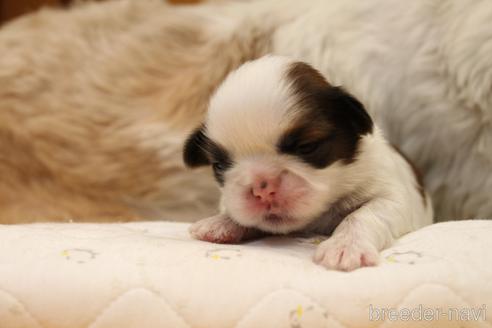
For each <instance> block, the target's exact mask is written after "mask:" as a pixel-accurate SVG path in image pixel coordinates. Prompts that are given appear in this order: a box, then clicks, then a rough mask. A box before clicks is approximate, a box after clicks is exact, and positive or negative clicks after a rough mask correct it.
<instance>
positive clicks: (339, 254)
mask: <svg viewBox="0 0 492 328" xmlns="http://www.w3.org/2000/svg"><path fill="white" fill-rule="evenodd" d="M314 261H315V262H316V263H317V264H320V265H322V266H324V267H325V268H327V269H333V270H341V271H352V270H355V269H357V268H360V267H364V266H374V265H377V264H378V262H379V253H378V251H377V249H376V248H375V247H374V246H373V245H372V244H371V243H369V242H366V243H364V242H360V241H354V240H349V239H344V238H337V237H332V238H330V239H328V240H325V241H324V242H322V243H321V244H320V245H319V246H318V248H317V249H316V253H315V255H314Z"/></svg>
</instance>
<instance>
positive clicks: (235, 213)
mask: <svg viewBox="0 0 492 328" xmlns="http://www.w3.org/2000/svg"><path fill="white" fill-rule="evenodd" d="M184 160H185V162H186V164H187V165H188V166H190V167H196V166H201V165H208V164H211V165H212V167H213V170H214V173H215V177H216V179H217V181H218V182H219V184H220V185H221V190H222V200H221V209H220V214H218V215H217V216H213V217H210V218H207V219H204V220H201V221H198V222H197V223H195V224H193V225H192V226H191V228H190V232H191V234H192V235H193V236H194V237H195V238H198V239H201V240H206V241H210V242H218V243H236V242H240V241H241V240H245V239H248V238H251V237H252V236H254V235H257V233H258V231H262V232H267V233H273V234H286V233H290V232H294V231H303V232H315V233H323V234H332V235H331V237H330V238H329V239H327V240H326V241H324V242H323V243H321V244H320V245H319V246H318V249H317V251H316V254H315V256H314V260H315V261H316V262H317V263H320V264H322V265H323V266H325V267H327V268H333V269H340V270H353V269H356V268H358V267H361V266H371V265H375V264H377V262H378V257H379V256H378V254H379V251H380V250H382V249H384V248H386V247H388V246H389V245H391V243H392V242H393V240H394V239H395V238H397V237H399V236H401V235H402V234H405V233H407V232H409V231H412V230H415V229H418V228H420V227H422V226H424V225H427V224H430V223H431V222H432V206H431V202H430V200H429V198H428V196H427V195H426V194H425V192H424V190H423V189H422V186H421V185H420V184H419V181H418V178H417V177H416V175H415V174H414V171H413V170H412V167H411V165H410V164H409V163H408V162H407V161H406V160H405V159H404V158H403V157H402V155H400V154H399V153H398V152H397V151H396V150H395V149H394V148H393V147H392V146H391V145H389V144H388V142H387V141H386V140H385V139H384V137H383V136H382V134H381V131H380V130H379V129H378V128H377V127H376V126H375V125H374V123H373V122H372V120H371V118H370V117H369V115H368V114H367V112H366V111H365V109H364V107H363V106H362V104H361V103H360V102H359V101H357V100H356V99H355V98H354V97H353V96H351V95H350V94H348V93H347V92H346V91H344V90H343V89H342V88H339V87H333V86H331V85H330V84H329V83H328V82H327V81H326V80H325V79H324V78H323V76H321V74H320V73H319V72H318V71H316V70H315V69H313V68H312V67H311V66H309V65H307V64H305V63H302V62H296V61H293V60H291V59H289V58H285V57H275V56H267V57H263V58H260V59H258V60H255V61H251V62H249V63H246V64H244V65H243V66H241V67H240V68H239V69H237V70H236V71H234V72H232V73H231V74H230V75H229V76H228V77H227V78H226V80H225V81H224V82H223V83H222V85H221V86H220V87H219V88H218V89H217V91H216V93H215V95H214V96H213V97H212V99H211V101H210V105H209V110H208V114H207V117H206V122H205V123H204V124H203V126H202V127H200V128H199V129H198V130H197V131H195V133H193V134H192V135H191V136H190V137H189V139H188V141H187V142H186V145H185V150H184Z"/></svg>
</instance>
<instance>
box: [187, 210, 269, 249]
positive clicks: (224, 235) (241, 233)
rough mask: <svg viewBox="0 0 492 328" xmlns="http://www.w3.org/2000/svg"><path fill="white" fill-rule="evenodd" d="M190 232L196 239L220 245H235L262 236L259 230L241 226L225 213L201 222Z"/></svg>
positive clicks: (191, 228) (193, 225) (192, 226)
mask: <svg viewBox="0 0 492 328" xmlns="http://www.w3.org/2000/svg"><path fill="white" fill-rule="evenodd" d="M189 231H190V234H191V235H192V236H193V237H194V238H196V239H199V240H203V241H209V242H212V243H219V244H235V243H239V242H241V241H244V240H247V239H251V238H255V237H257V236H259V235H260V233H259V231H258V230H256V229H254V228H247V227H243V226H240V225H239V224H237V223H236V222H234V221H233V220H231V218H230V217H229V216H228V215H227V214H225V213H221V214H218V215H215V216H212V217H209V218H206V219H203V220H200V221H198V222H196V223H194V224H192V225H191V227H190V230H189Z"/></svg>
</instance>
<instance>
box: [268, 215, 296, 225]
mask: <svg viewBox="0 0 492 328" xmlns="http://www.w3.org/2000/svg"><path fill="white" fill-rule="evenodd" d="M263 221H264V222H265V223H267V224H269V225H272V226H282V225H286V224H291V223H293V222H295V220H294V219H293V218H290V217H287V216H283V215H279V214H275V213H268V214H265V215H264V216H263Z"/></svg>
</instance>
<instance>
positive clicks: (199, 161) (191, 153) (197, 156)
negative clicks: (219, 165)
mask: <svg viewBox="0 0 492 328" xmlns="http://www.w3.org/2000/svg"><path fill="white" fill-rule="evenodd" d="M208 143H209V140H208V138H207V136H206V135H205V133H204V127H203V126H201V127H199V128H198V129H196V130H195V131H193V133H192V134H191V135H190V136H189V137H188V139H187V140H186V142H185V145H184V150H183V160H184V162H185V164H186V165H187V166H189V167H198V166H203V165H209V164H210V160H209V158H208V155H207V147H208Z"/></svg>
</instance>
